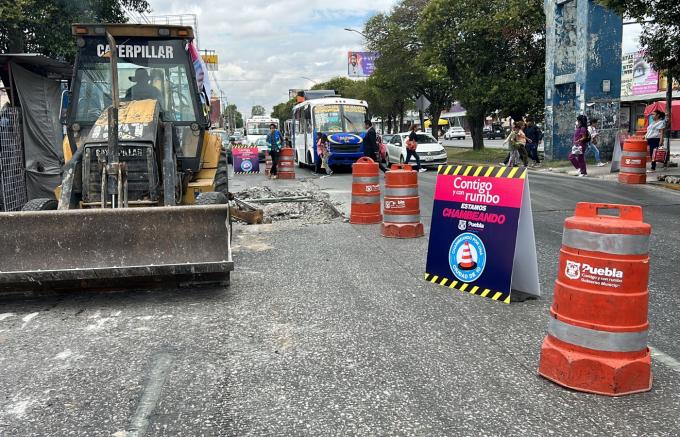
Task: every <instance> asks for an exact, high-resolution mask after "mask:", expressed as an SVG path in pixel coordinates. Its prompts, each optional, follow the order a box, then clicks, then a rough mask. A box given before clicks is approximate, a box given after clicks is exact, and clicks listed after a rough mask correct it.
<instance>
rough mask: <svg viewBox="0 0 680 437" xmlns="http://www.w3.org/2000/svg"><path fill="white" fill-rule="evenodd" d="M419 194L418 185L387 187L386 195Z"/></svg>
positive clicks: (413, 195)
mask: <svg viewBox="0 0 680 437" xmlns="http://www.w3.org/2000/svg"><path fill="white" fill-rule="evenodd" d="M417 195H418V187H408V188H391V187H385V196H395V197H401V196H412V197H415V196H417Z"/></svg>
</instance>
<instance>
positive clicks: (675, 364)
mask: <svg viewBox="0 0 680 437" xmlns="http://www.w3.org/2000/svg"><path fill="white" fill-rule="evenodd" d="M649 350H650V352H651V353H652V358H654V359H655V360H659V361H660V362H661V363H662V364H664V365H665V366H666V367H668V368H670V369H671V370H675V371H676V372H680V361H678V360H676V359H675V358H673V357H671V356H670V355H666V354H665V353H663V352H661V351H660V350H659V349H657V348H655V347H652V346H649Z"/></svg>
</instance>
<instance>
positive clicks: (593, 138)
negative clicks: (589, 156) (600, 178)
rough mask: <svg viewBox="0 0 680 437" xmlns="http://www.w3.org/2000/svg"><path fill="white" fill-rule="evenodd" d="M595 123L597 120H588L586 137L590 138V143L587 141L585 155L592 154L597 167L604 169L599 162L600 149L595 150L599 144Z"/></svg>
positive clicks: (602, 163)
mask: <svg viewBox="0 0 680 437" xmlns="http://www.w3.org/2000/svg"><path fill="white" fill-rule="evenodd" d="M597 122H598V120H597V118H592V119H591V120H590V126H588V136H589V137H590V141H588V148H587V149H586V153H588V152H593V155H594V156H595V162H596V163H597V166H598V167H604V162H602V161H601V160H600V149H598V148H597V143H598V142H599V140H598V137H599V136H600V133H599V132H598V131H597Z"/></svg>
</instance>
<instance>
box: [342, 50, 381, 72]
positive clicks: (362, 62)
mask: <svg viewBox="0 0 680 437" xmlns="http://www.w3.org/2000/svg"><path fill="white" fill-rule="evenodd" d="M379 56H380V55H379V53H377V52H348V53H347V75H348V76H349V77H368V76H370V75H372V74H373V71H374V70H375V60H376V59H378V57H379Z"/></svg>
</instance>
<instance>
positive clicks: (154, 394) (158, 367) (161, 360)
mask: <svg viewBox="0 0 680 437" xmlns="http://www.w3.org/2000/svg"><path fill="white" fill-rule="evenodd" d="M171 365H172V355H170V354H166V353H162V354H159V355H157V356H156V359H155V361H154V363H153V367H152V368H151V372H150V373H149V378H148V381H147V383H146V387H144V393H142V398H141V400H140V401H139V405H138V406H137V411H135V416H134V417H133V418H132V422H131V423H130V430H129V431H128V432H127V436H128V437H143V436H144V434H146V430H147V428H148V427H149V416H151V413H153V410H154V409H155V408H156V404H157V403H158V399H159V398H160V397H161V391H162V390H163V385H164V384H165V380H166V379H167V377H168V371H169V370H170V366H171Z"/></svg>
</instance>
